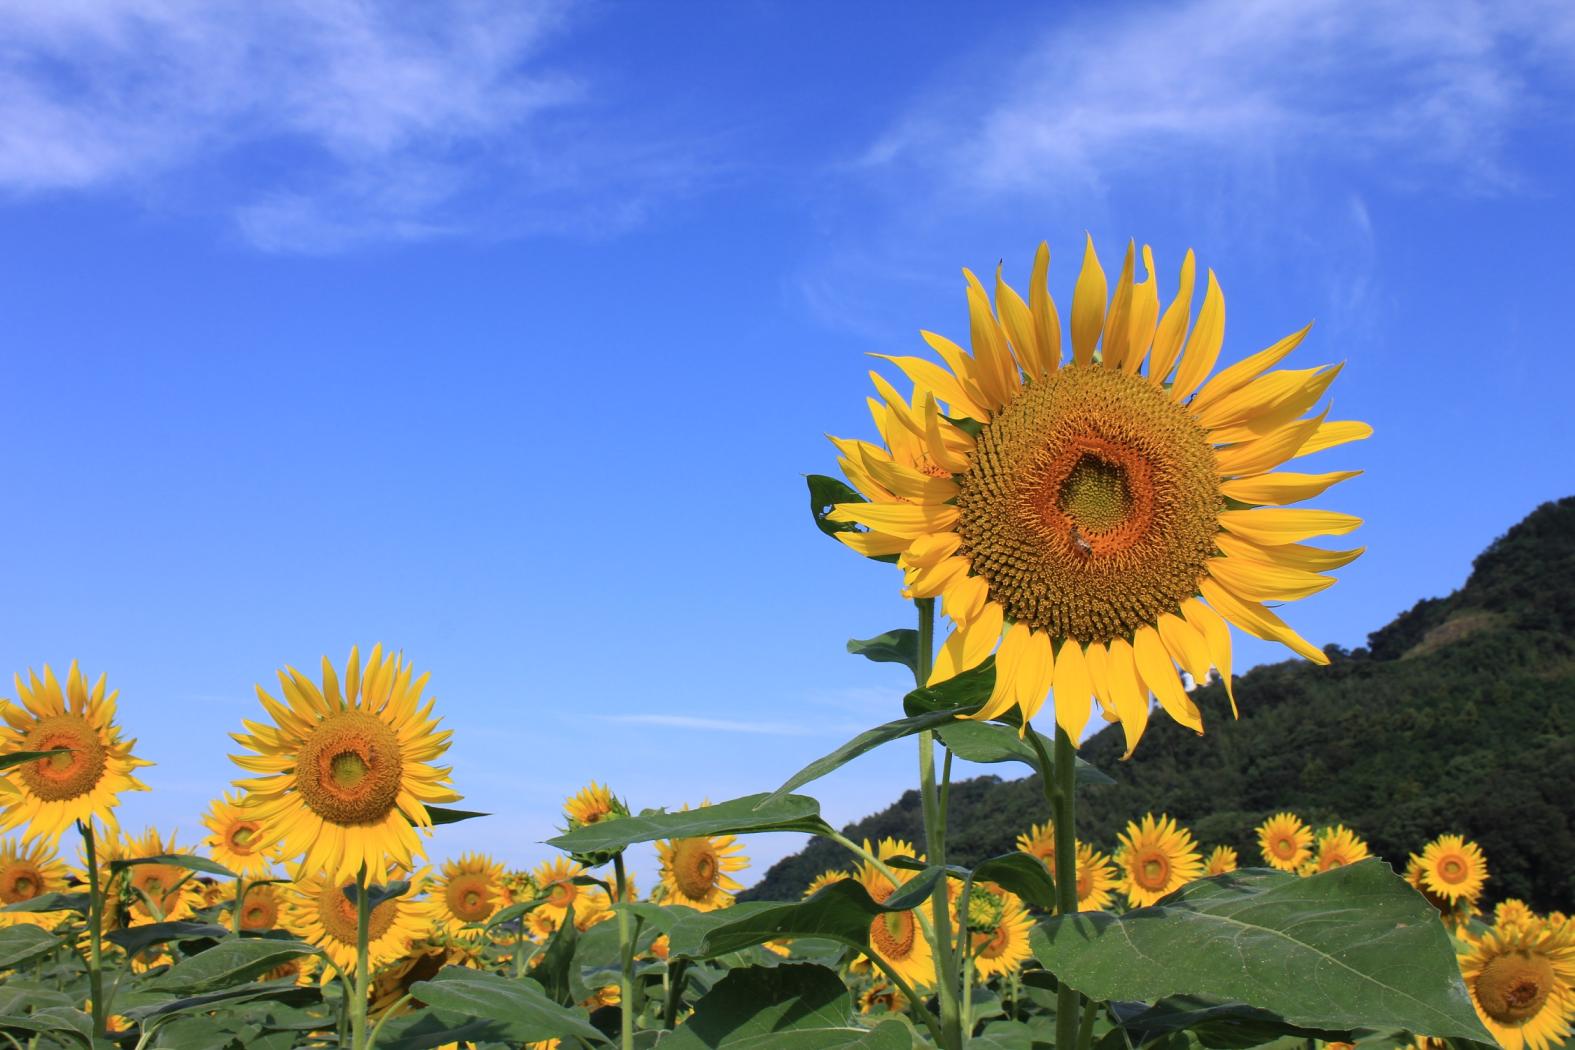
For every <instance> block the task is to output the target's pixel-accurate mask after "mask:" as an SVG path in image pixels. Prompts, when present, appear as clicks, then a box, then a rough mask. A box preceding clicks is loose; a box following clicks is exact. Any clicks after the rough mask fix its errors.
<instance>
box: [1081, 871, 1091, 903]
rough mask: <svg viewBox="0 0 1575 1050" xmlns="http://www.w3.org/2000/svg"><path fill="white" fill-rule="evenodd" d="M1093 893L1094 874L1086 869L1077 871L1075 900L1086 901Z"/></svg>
mask: <svg viewBox="0 0 1575 1050" xmlns="http://www.w3.org/2000/svg"><path fill="white" fill-rule="evenodd" d="M1093 892H1094V873H1093V872H1092V871H1090V870H1089V869H1088V868H1078V869H1077V899H1078V900H1080V901H1086V900H1087V899H1088V895H1089V894H1090V893H1093Z"/></svg>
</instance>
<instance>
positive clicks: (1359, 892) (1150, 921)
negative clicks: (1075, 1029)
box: [1032, 860, 1486, 1039]
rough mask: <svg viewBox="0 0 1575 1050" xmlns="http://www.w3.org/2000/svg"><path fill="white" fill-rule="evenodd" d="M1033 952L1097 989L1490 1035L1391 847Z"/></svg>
mask: <svg viewBox="0 0 1575 1050" xmlns="http://www.w3.org/2000/svg"><path fill="white" fill-rule="evenodd" d="M1032 941H1033V946H1034V954H1035V955H1036V956H1038V958H1039V961H1040V962H1041V963H1043V964H1044V965H1045V967H1046V968H1048V969H1049V970H1051V971H1053V972H1054V973H1055V974H1057V975H1058V976H1059V977H1061V978H1062V979H1063V980H1065V981H1066V982H1067V983H1068V984H1071V985H1072V986H1073V987H1074V988H1076V989H1078V990H1079V991H1080V992H1082V993H1083V994H1085V995H1087V996H1089V997H1091V998H1093V999H1097V1000H1115V999H1122V1000H1144V1001H1147V1000H1152V999H1159V998H1162V997H1165V996H1171V995H1197V996H1204V997H1207V998H1211V999H1218V1000H1233V1001H1239V1002H1242V1003H1246V1004H1247V1005H1249V1006H1255V1007H1258V1008H1259V1009H1262V1010H1268V1011H1270V1012H1272V1013H1274V1014H1277V1015H1279V1016H1280V1017H1283V1018H1284V1019H1285V1020H1286V1021H1287V1022H1289V1023H1290V1024H1293V1025H1298V1026H1301V1027H1306V1028H1320V1029H1336V1030H1339V1029H1347V1028H1405V1029H1408V1030H1410V1031H1413V1032H1422V1033H1426V1034H1428V1035H1433V1036H1438V1037H1446V1038H1447V1037H1460V1038H1467V1039H1484V1037H1485V1036H1486V1031H1485V1030H1484V1029H1483V1028H1482V1025H1481V1022H1479V1021H1478V1020H1477V1016H1476V1011H1475V1010H1474V1009H1473V1008H1472V1006H1471V1000H1470V999H1469V997H1468V996H1467V994H1466V989H1465V985H1464V984H1462V983H1461V980H1460V972H1459V970H1458V968H1457V967H1456V964H1455V954H1454V951H1453V949H1452V947H1451V945H1450V941H1449V937H1448V935H1447V934H1446V933H1445V932H1444V927H1443V926H1442V925H1441V924H1440V923H1439V922H1438V917H1437V915H1436V914H1435V913H1434V911H1433V910H1432V908H1431V906H1430V905H1428V903H1427V902H1426V901H1424V900H1423V899H1422V898H1421V896H1419V895H1418V894H1417V893H1416V891H1415V890H1413V889H1411V887H1410V886H1408V885H1407V884H1406V883H1405V881H1404V880H1402V879H1400V878H1398V877H1397V876H1396V875H1395V874H1394V873H1393V872H1392V871H1390V870H1389V867H1388V866H1387V865H1385V864H1384V863H1383V862H1382V861H1378V860H1368V861H1363V862H1361V863H1359V864H1352V865H1349V866H1346V867H1342V868H1335V869H1334V870H1332V871H1328V872H1324V873H1323V874H1321V875H1314V876H1312V877H1310V878H1305V879H1299V878H1297V877H1295V876H1293V875H1287V874H1285V873H1283V872H1277V871H1267V870H1263V869H1246V870H1243V871H1239V872H1234V873H1232V874H1230V875H1220V876H1215V877H1214V878H1211V879H1203V880H1200V881H1198V882H1194V883H1191V884H1190V885H1188V886H1186V887H1183V888H1182V889H1181V890H1179V891H1178V892H1176V893H1174V894H1172V895H1171V896H1169V897H1167V898H1165V900H1163V901H1161V902H1160V903H1159V904H1157V905H1155V906H1153V907H1151V908H1140V909H1138V910H1136V911H1130V912H1127V913H1125V914H1123V915H1111V914H1108V913H1105V912H1082V913H1079V914H1077V915H1067V916H1062V917H1058V918H1055V919H1051V920H1049V921H1047V922H1045V923H1043V924H1041V925H1040V926H1039V927H1038V928H1036V929H1035V930H1034V933H1033V938H1032Z"/></svg>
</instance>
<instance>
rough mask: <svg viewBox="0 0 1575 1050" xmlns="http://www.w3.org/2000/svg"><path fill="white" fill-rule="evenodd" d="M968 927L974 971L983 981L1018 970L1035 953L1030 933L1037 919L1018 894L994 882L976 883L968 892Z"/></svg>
mask: <svg viewBox="0 0 1575 1050" xmlns="http://www.w3.org/2000/svg"><path fill="white" fill-rule="evenodd" d="M968 927H969V936H970V939H971V940H972V942H973V961H974V971H975V972H976V973H977V974H978V975H979V980H980V981H981V982H983V981H988V980H989V979H990V978H992V977H996V976H1000V975H1003V974H1009V973H1015V972H1016V971H1018V970H1020V969H1022V967H1023V963H1025V962H1026V961H1028V959H1030V958H1031V957H1032V956H1033V951H1032V949H1030V948H1029V947H1028V934H1029V932H1030V931H1032V930H1033V928H1034V922H1033V920H1032V919H1030V918H1029V917H1028V910H1027V909H1026V908H1024V907H1023V902H1022V900H1020V899H1019V898H1018V897H1017V896H1016V895H1015V894H1012V893H1008V892H1006V891H1005V890H1003V889H1001V887H999V886H996V885H994V884H993V883H988V882H986V883H977V884H975V885H974V887H973V890H972V891H971V892H970V893H969V894H968Z"/></svg>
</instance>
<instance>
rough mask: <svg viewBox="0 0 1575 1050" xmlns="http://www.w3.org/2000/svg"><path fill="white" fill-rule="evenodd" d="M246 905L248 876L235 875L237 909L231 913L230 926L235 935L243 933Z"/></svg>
mask: <svg viewBox="0 0 1575 1050" xmlns="http://www.w3.org/2000/svg"><path fill="white" fill-rule="evenodd" d="M245 906H246V876H245V875H237V876H236V877H235V911H234V913H233V914H231V915H230V928H231V929H233V930H234V931H235V936H237V937H239V936H240V935H241V910H242V909H243V908H244V907H245Z"/></svg>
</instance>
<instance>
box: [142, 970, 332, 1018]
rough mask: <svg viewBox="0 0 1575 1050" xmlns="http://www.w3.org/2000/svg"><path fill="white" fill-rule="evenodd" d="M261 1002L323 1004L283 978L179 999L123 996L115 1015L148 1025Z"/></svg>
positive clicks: (316, 994) (315, 994) (318, 996)
mask: <svg viewBox="0 0 1575 1050" xmlns="http://www.w3.org/2000/svg"><path fill="white" fill-rule="evenodd" d="M257 999H274V1000H281V1001H284V1002H289V1003H295V1004H298V1005H300V1004H306V1003H313V1002H318V1001H321V999H322V993H321V992H319V991H318V990H317V989H316V988H314V987H308V986H302V985H299V984H297V983H296V982H295V979H294V978H283V979H281V980H277V981H259V982H253V983H248V984H238V985H235V986H233V987H230V988H221V989H219V990H218V991H213V992H202V993H201V994H198V995H187V996H176V997H170V996H155V995H150V994H146V993H143V994H135V993H134V994H132V995H129V996H127V995H122V996H118V997H116V1000H115V1012H116V1013H117V1014H120V1015H121V1016H123V1017H129V1018H131V1019H132V1020H133V1021H138V1022H144V1023H145V1022H149V1021H153V1020H156V1019H158V1018H162V1017H169V1016H172V1015H175V1014H182V1013H190V1012H191V1011H193V1010H202V1011H207V1010H208V1009H209V1008H210V1007H213V1006H214V1005H215V1004H218V1003H224V1004H225V1006H226V1007H231V1006H234V1005H236V1004H238V1003H243V1002H251V1001H254V1000H257Z"/></svg>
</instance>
